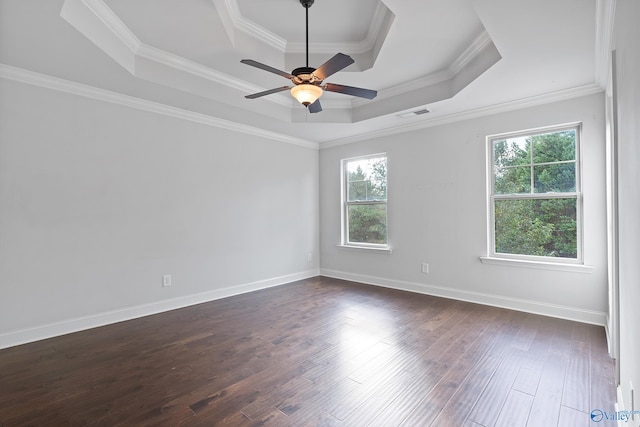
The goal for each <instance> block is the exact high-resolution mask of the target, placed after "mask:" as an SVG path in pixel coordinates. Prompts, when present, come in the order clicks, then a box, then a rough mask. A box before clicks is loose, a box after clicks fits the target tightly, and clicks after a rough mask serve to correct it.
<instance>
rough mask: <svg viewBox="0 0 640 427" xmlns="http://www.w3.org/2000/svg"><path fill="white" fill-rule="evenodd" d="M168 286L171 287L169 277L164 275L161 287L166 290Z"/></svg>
mask: <svg viewBox="0 0 640 427" xmlns="http://www.w3.org/2000/svg"><path fill="white" fill-rule="evenodd" d="M169 286H171V275H170V274H165V275H164V276H162V287H163V288H166V287H169Z"/></svg>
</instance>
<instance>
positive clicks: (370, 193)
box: [346, 157, 387, 202]
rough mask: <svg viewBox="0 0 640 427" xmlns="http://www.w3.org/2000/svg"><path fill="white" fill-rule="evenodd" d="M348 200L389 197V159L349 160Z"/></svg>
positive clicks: (384, 198) (383, 198)
mask: <svg viewBox="0 0 640 427" xmlns="http://www.w3.org/2000/svg"><path fill="white" fill-rule="evenodd" d="M346 169H347V201H349V202H354V201H371V200H386V199H387V159H386V157H375V158H368V159H358V160H352V161H349V162H347V165H346Z"/></svg>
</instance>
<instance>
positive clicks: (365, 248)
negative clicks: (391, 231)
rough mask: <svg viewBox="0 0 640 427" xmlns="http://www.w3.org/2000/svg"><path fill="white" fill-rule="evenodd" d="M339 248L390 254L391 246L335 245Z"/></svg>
mask: <svg viewBox="0 0 640 427" xmlns="http://www.w3.org/2000/svg"><path fill="white" fill-rule="evenodd" d="M337 246H338V247H339V248H340V249H346V250H349V251H356V252H372V253H377V254H386V255H390V254H391V248H390V247H388V246H387V247H382V248H381V247H374V246H355V245H337Z"/></svg>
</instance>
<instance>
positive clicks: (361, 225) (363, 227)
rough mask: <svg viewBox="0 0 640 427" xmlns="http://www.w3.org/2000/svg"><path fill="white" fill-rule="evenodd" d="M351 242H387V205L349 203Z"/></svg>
mask: <svg viewBox="0 0 640 427" xmlns="http://www.w3.org/2000/svg"><path fill="white" fill-rule="evenodd" d="M347 212H348V217H349V242H353V243H380V244H385V243H387V206H386V205H385V204H375V205H349V206H348V207H347Z"/></svg>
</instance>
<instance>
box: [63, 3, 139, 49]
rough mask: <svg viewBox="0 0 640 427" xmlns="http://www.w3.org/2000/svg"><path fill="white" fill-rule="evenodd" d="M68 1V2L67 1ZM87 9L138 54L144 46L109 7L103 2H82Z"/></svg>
mask: <svg viewBox="0 0 640 427" xmlns="http://www.w3.org/2000/svg"><path fill="white" fill-rule="evenodd" d="M67 1H68V0H67ZM80 1H81V2H82V4H84V5H85V6H86V7H87V9H89V10H90V11H91V12H92V13H93V14H94V15H95V16H96V17H98V19H100V20H101V21H102V22H103V23H104V25H105V27H107V28H108V29H109V30H110V31H111V32H112V33H113V34H115V35H116V36H118V38H119V39H120V40H121V41H122V42H123V43H124V44H125V45H126V46H127V47H128V48H129V49H130V50H131V51H132V52H134V53H135V52H136V51H138V49H140V47H141V46H142V42H141V41H140V39H138V37H136V35H135V34H134V33H133V31H131V30H130V29H129V27H127V26H126V25H125V24H124V22H122V20H121V19H120V18H119V17H118V15H116V14H115V13H114V12H113V10H111V8H109V6H107V5H106V4H105V3H104V1H103V0H80Z"/></svg>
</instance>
